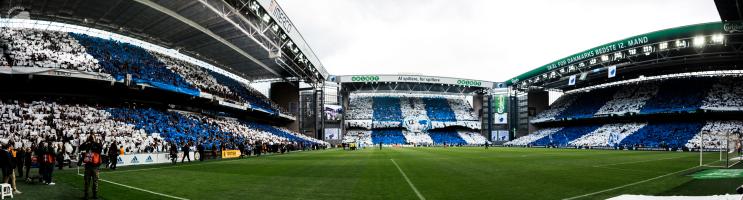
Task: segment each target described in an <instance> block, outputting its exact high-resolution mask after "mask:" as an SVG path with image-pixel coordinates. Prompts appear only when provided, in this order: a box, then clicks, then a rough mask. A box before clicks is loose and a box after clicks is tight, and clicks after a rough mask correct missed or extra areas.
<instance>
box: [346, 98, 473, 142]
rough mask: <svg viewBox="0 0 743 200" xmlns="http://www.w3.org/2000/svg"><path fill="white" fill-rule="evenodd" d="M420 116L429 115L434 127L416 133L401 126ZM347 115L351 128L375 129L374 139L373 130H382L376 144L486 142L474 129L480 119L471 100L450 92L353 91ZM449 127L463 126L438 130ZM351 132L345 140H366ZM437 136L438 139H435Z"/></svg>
mask: <svg viewBox="0 0 743 200" xmlns="http://www.w3.org/2000/svg"><path fill="white" fill-rule="evenodd" d="M417 116H425V117H428V119H429V120H430V121H431V127H430V128H432V130H429V131H428V132H426V131H425V130H424V132H422V133H417V132H413V131H409V130H401V129H400V128H403V127H402V126H403V125H402V121H403V120H404V119H406V118H408V117H417ZM346 118H347V120H346V125H347V126H348V127H351V128H362V129H367V130H372V132H371V133H370V134H371V135H372V138H375V136H374V135H375V134H373V132H374V131H377V130H378V129H381V130H380V131H381V132H380V134H376V135H379V136H377V137H376V138H377V139H376V140H373V141H372V142H374V144H377V142H379V141H382V142H383V143H384V144H417V145H429V144H443V143H444V142H447V144H484V143H485V141H487V139H486V138H485V137H484V136H482V135H481V134H480V133H477V132H475V131H471V130H477V129H479V128H480V126H479V125H480V122H479V121H478V120H479V119H478V117H477V116H476V115H475V112H474V109H473V108H472V106H471V105H470V104H469V102H467V101H466V99H464V98H462V97H456V96H451V95H431V94H393V93H376V94H368V93H358V94H357V93H352V94H351V95H350V97H349V106H348V110H347V111H346ZM448 127H460V129H461V130H458V131H442V130H436V129H442V128H448ZM390 128H392V129H390ZM393 130H394V131H393ZM398 131H401V132H402V134H401V135H402V136H403V137H397V136H398V134H397V132H398ZM431 131H433V132H431ZM437 131H438V132H437ZM390 132H394V134H392V133H390ZM434 132H435V133H434ZM444 132H445V133H444ZM348 133H349V134H350V136H348V135H347V136H348V137H344V141H349V142H352V141H357V140H363V139H360V138H359V137H358V136H357V134H359V133H362V132H357V131H354V130H349V132H348ZM390 135H394V136H395V137H392V136H390ZM434 135H436V136H435V137H437V138H436V139H432V138H433V137H434ZM364 141H366V140H364Z"/></svg>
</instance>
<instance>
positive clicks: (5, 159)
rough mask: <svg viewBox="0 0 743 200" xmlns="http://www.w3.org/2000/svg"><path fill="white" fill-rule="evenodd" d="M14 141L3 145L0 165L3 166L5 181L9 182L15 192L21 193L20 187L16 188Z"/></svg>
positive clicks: (0, 153)
mask: <svg viewBox="0 0 743 200" xmlns="http://www.w3.org/2000/svg"><path fill="white" fill-rule="evenodd" d="M12 151H13V143H12V142H11V143H10V144H5V145H3V146H2V150H0V166H2V171H3V183H9V184H10V187H11V188H13V193H15V194H20V193H21V191H18V188H16V185H15V167H16V162H15V159H14V158H13V153H12Z"/></svg>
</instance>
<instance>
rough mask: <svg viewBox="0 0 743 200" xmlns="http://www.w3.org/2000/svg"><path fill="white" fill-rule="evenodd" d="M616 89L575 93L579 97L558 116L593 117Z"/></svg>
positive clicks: (573, 117)
mask: <svg viewBox="0 0 743 200" xmlns="http://www.w3.org/2000/svg"><path fill="white" fill-rule="evenodd" d="M616 91H617V88H616V87H612V88H603V89H598V90H593V91H590V92H580V93H578V94H573V95H576V96H577V97H576V98H575V100H574V101H573V103H572V104H571V105H570V106H568V107H567V108H565V110H563V111H562V112H561V113H560V114H559V115H557V118H558V119H559V118H572V119H580V118H591V117H593V115H594V114H595V113H596V112H597V111H599V109H601V107H602V106H603V105H604V104H606V102H607V101H609V100H610V99H611V97H612V96H613V94H614V93H615V92H616Z"/></svg>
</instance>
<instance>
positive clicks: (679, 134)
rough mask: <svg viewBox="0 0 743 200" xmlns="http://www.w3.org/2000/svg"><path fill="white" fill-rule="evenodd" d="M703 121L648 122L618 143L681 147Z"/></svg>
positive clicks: (699, 128) (695, 132) (697, 131)
mask: <svg viewBox="0 0 743 200" xmlns="http://www.w3.org/2000/svg"><path fill="white" fill-rule="evenodd" d="M703 125H704V123H701V122H663V123H648V125H646V126H644V127H642V128H640V129H639V130H637V131H636V132H635V133H633V134H631V135H629V136H627V137H625V138H624V140H622V142H620V143H619V145H623V146H635V147H661V148H664V147H668V148H681V147H683V146H685V145H686V143H687V142H688V141H689V140H690V139H692V138H693V137H694V135H696V134H698V133H699V131H700V130H701V129H702V126H703Z"/></svg>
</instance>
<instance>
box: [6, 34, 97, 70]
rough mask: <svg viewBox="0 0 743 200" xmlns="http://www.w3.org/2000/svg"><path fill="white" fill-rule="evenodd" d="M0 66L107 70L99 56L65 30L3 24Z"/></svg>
mask: <svg viewBox="0 0 743 200" xmlns="http://www.w3.org/2000/svg"><path fill="white" fill-rule="evenodd" d="M0 49H3V55H2V56H0V66H13V67H38V68H57V69H69V70H79V71H86V72H103V71H102V70H103V69H102V68H101V67H100V65H98V60H96V59H95V58H94V57H93V56H91V55H90V54H88V53H87V52H86V49H85V47H83V46H81V45H80V44H79V43H78V41H77V40H75V39H74V38H73V37H70V35H69V34H67V33H65V32H57V31H41V30H35V29H14V28H0Z"/></svg>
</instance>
